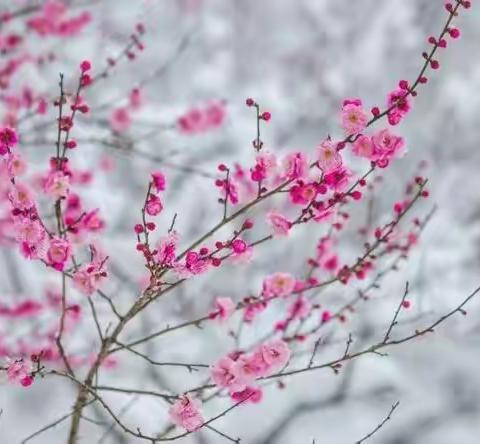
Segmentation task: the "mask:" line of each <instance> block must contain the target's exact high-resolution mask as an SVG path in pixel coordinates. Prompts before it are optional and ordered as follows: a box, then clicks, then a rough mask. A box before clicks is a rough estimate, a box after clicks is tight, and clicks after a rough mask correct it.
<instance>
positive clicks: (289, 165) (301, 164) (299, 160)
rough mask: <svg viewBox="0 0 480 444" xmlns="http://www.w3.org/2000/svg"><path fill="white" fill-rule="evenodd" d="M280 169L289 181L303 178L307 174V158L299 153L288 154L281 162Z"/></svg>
mask: <svg viewBox="0 0 480 444" xmlns="http://www.w3.org/2000/svg"><path fill="white" fill-rule="evenodd" d="M282 169H283V173H284V175H285V177H286V178H287V179H289V180H291V179H303V178H305V177H306V176H307V174H308V163H307V156H306V155H305V154H304V153H302V152H300V151H299V152H296V153H290V154H288V155H287V156H286V157H285V158H284V159H283V161H282Z"/></svg>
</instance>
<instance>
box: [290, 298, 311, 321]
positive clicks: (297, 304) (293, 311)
mask: <svg viewBox="0 0 480 444" xmlns="http://www.w3.org/2000/svg"><path fill="white" fill-rule="evenodd" d="M311 308H312V304H311V302H310V301H309V300H308V299H307V298H306V297H305V296H302V295H300V296H299V297H298V298H297V299H296V300H295V301H294V302H293V303H292V305H290V307H289V308H288V317H289V319H297V318H299V319H304V318H305V317H306V316H308V314H309V313H310V310H311Z"/></svg>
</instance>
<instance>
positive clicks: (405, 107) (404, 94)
mask: <svg viewBox="0 0 480 444" xmlns="http://www.w3.org/2000/svg"><path fill="white" fill-rule="evenodd" d="M387 106H388V108H392V109H391V110H390V111H389V112H388V122H389V123H390V125H397V124H398V123H399V122H400V121H401V120H402V119H403V118H404V117H405V116H406V115H407V114H408V113H409V111H410V108H411V104H410V97H409V96H408V91H407V90H405V89H402V88H398V89H396V90H394V91H392V92H390V93H389V94H388V98H387Z"/></svg>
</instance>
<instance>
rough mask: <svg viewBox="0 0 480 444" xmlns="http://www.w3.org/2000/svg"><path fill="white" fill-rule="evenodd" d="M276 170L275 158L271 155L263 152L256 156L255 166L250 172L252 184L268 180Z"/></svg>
mask: <svg viewBox="0 0 480 444" xmlns="http://www.w3.org/2000/svg"><path fill="white" fill-rule="evenodd" d="M276 168H277V157H276V156H275V154H273V153H269V152H265V153H261V154H258V155H257V158H256V164H255V166H254V167H253V168H252V170H251V178H252V180H253V181H254V182H261V181H263V180H265V179H267V178H269V177H270V176H271V175H272V174H273V172H274V171H275V170H276Z"/></svg>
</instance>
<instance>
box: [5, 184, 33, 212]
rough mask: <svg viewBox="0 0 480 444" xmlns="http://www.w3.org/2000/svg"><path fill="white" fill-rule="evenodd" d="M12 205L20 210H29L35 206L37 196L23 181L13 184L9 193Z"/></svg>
mask: <svg viewBox="0 0 480 444" xmlns="http://www.w3.org/2000/svg"><path fill="white" fill-rule="evenodd" d="M9 198H10V202H11V203H12V207H13V208H15V209H18V210H29V209H30V208H34V207H35V198H34V195H33V192H32V190H31V189H30V187H28V186H27V185H25V184H23V183H18V182H17V183H15V184H12V186H11V190H10V193H9Z"/></svg>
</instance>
